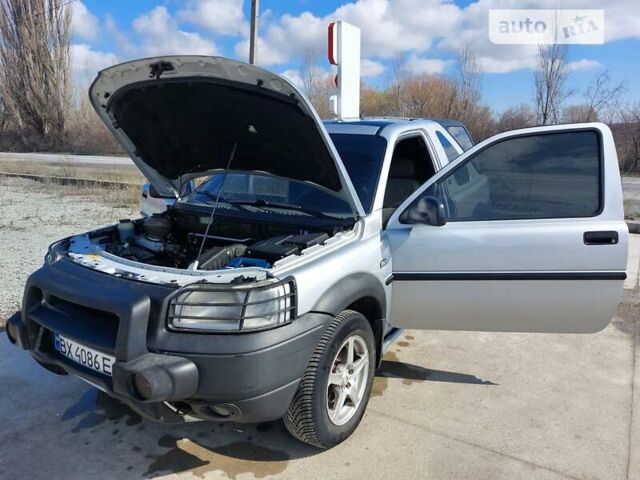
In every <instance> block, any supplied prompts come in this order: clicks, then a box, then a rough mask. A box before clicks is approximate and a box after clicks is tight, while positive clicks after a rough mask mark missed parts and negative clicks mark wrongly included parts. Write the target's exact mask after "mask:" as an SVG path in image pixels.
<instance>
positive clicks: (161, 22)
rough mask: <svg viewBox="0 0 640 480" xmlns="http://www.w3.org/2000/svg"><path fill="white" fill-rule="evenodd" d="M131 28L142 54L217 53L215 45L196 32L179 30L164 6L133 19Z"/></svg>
mask: <svg viewBox="0 0 640 480" xmlns="http://www.w3.org/2000/svg"><path fill="white" fill-rule="evenodd" d="M133 29H134V30H135V32H136V33H137V34H138V35H140V37H141V40H142V44H141V45H139V46H138V47H137V49H138V50H139V51H140V52H141V53H143V54H144V55H152V56H153V55H170V54H183V55H217V54H218V53H219V52H218V48H217V47H216V45H215V44H214V43H213V42H212V41H210V40H207V39H205V38H204V37H202V36H201V35H200V34H198V33H194V32H185V31H183V30H180V28H179V27H178V23H177V22H176V20H175V19H174V18H173V17H171V15H170V14H169V11H168V10H167V8H166V7H164V6H159V7H156V8H154V9H153V10H151V11H150V12H148V13H145V14H143V15H141V16H139V17H138V18H136V19H135V20H134V21H133Z"/></svg>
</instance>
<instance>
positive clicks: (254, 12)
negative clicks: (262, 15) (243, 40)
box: [249, 0, 260, 65]
mask: <svg viewBox="0 0 640 480" xmlns="http://www.w3.org/2000/svg"><path fill="white" fill-rule="evenodd" d="M259 10H260V0H251V33H250V34H249V63H250V64H252V65H255V64H256V61H257V53H258V11H259Z"/></svg>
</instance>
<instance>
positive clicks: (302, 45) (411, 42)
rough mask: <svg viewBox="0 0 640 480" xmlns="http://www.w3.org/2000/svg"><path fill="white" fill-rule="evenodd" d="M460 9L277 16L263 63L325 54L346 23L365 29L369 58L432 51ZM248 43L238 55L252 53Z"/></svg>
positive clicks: (351, 9) (372, 4)
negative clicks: (334, 27)
mask: <svg viewBox="0 0 640 480" xmlns="http://www.w3.org/2000/svg"><path fill="white" fill-rule="evenodd" d="M459 15H460V9H459V7H457V6H456V5H454V4H452V3H451V2H450V1H448V0H419V1H418V0H393V1H391V0H358V1H356V2H353V3H348V4H345V5H342V6H341V7H339V8H338V9H336V10H335V11H334V12H333V13H331V14H329V15H326V16H324V17H318V16H316V15H314V14H313V13H311V12H303V13H301V14H300V15H289V14H285V15H282V16H280V17H278V18H273V15H271V16H270V17H269V18H267V19H266V21H264V22H263V24H262V29H261V31H262V36H261V39H260V40H261V41H260V43H259V51H260V50H263V51H264V52H266V54H265V55H260V54H259V55H258V58H259V60H260V63H262V64H263V65H278V64H283V63H286V62H288V61H290V60H291V59H292V58H294V57H297V56H301V55H302V54H303V53H304V52H305V51H308V50H313V51H315V52H316V53H324V52H325V51H326V49H327V27H328V25H329V23H330V22H333V21H336V20H345V21H348V22H349V23H352V24H354V25H357V26H358V27H360V29H361V30H362V54H363V57H365V58H368V57H379V58H390V57H393V56H394V55H395V54H396V53H398V52H408V51H416V52H423V51H426V50H428V49H429V48H430V47H431V45H432V43H433V41H434V39H435V38H437V37H439V36H442V35H445V34H446V33H447V32H448V31H449V30H450V29H451V28H452V27H453V26H454V25H455V23H456V21H457V18H458V16H459ZM246 44H247V41H246V40H243V41H241V42H239V43H238V45H236V53H238V54H239V52H245V51H247V48H248V47H247V46H246Z"/></svg>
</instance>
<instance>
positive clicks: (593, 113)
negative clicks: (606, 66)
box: [583, 70, 627, 122]
mask: <svg viewBox="0 0 640 480" xmlns="http://www.w3.org/2000/svg"><path fill="white" fill-rule="evenodd" d="M626 90H627V85H626V83H625V82H620V83H618V84H616V85H612V84H611V76H610V75H609V71H608V70H605V71H603V72H600V73H597V74H596V75H595V76H594V78H593V80H592V81H591V84H590V85H589V87H588V88H587V90H586V91H585V92H584V98H585V100H586V102H585V105H586V106H587V116H586V118H585V120H583V121H585V122H595V121H597V120H598V119H599V118H601V117H603V116H605V117H607V120H612V119H613V118H614V117H615V116H616V109H618V108H619V107H620V99H621V98H622V95H623V94H624V93H625V92H626Z"/></svg>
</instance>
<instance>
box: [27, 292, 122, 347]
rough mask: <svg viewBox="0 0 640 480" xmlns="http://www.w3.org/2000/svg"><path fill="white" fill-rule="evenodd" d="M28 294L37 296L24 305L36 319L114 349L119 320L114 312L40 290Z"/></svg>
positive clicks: (91, 344)
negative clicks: (34, 300) (26, 305)
mask: <svg viewBox="0 0 640 480" xmlns="http://www.w3.org/2000/svg"><path fill="white" fill-rule="evenodd" d="M30 296H31V295H30ZM32 298H35V299H39V301H37V302H29V303H31V305H30V306H29V307H28V308H29V315H30V317H31V319H33V320H34V321H35V322H36V323H38V324H40V325H41V326H43V327H45V328H46V329H47V330H50V331H52V332H57V333H60V334H62V335H64V336H68V337H70V338H72V339H74V340H76V341H77V342H79V343H82V344H85V345H87V346H89V347H93V348H95V349H97V350H100V351H103V352H105V353H112V354H113V352H115V348H116V339H117V336H118V328H119V324H120V320H119V318H118V316H117V315H115V314H114V313H111V312H106V311H104V310H99V309H96V308H91V307H86V306H84V305H80V304H77V303H74V302H71V301H68V300H66V299H63V298H60V297H57V296H54V295H47V294H46V293H43V292H41V291H38V292H37V294H34V295H33V297H32Z"/></svg>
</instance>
